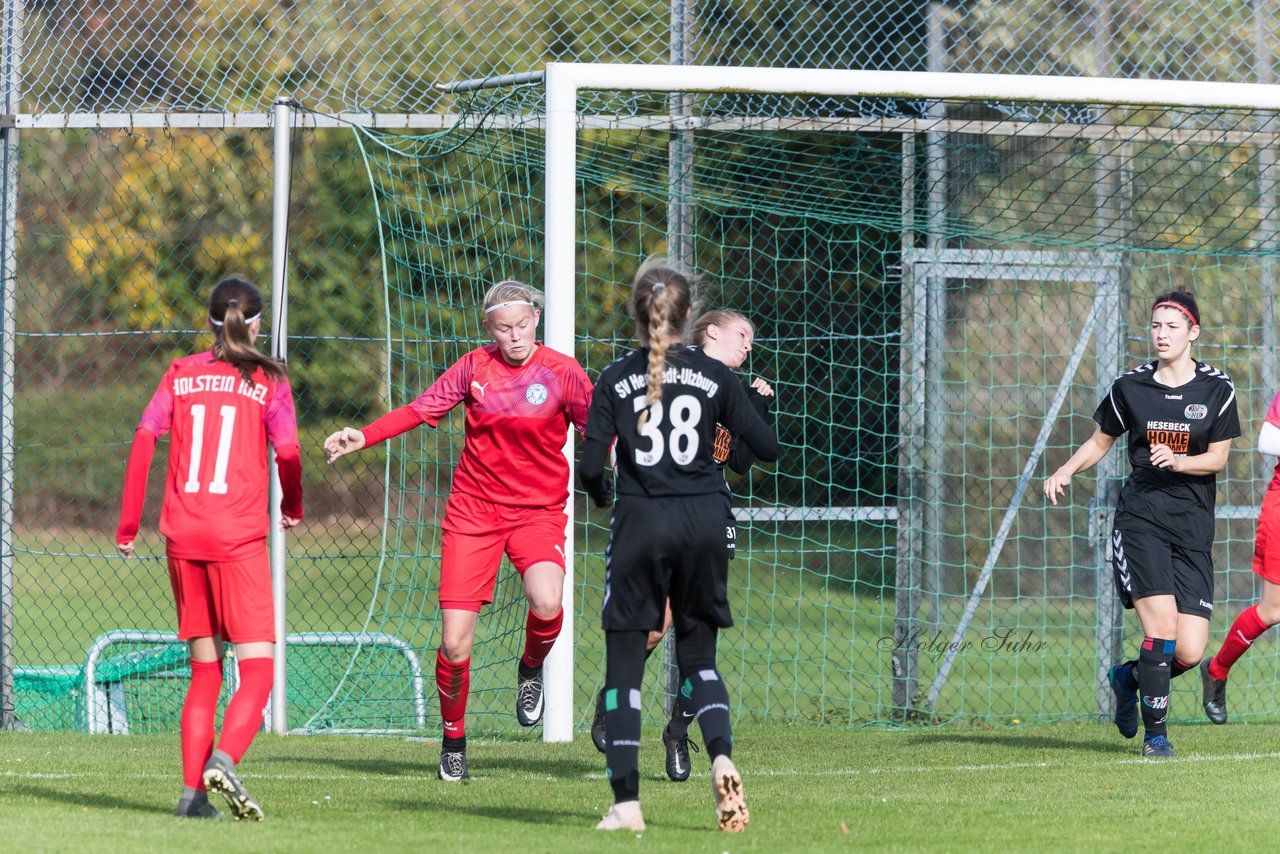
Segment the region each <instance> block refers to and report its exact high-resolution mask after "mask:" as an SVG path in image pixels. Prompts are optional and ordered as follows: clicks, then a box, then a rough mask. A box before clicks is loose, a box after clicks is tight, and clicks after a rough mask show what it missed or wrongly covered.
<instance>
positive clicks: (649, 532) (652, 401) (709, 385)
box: [578, 261, 778, 831]
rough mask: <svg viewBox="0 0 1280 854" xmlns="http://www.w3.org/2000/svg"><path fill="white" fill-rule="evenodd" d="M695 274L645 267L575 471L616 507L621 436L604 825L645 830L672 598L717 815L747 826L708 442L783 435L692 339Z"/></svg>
mask: <svg viewBox="0 0 1280 854" xmlns="http://www.w3.org/2000/svg"><path fill="white" fill-rule="evenodd" d="M692 305H693V295H692V281H691V278H690V276H688V275H687V274H685V273H683V272H681V271H679V270H676V269H674V268H673V267H671V266H669V265H666V264H664V263H663V262H661V261H650V262H648V263H646V264H645V265H643V266H642V267H641V268H640V270H639V271H638V272H637V273H636V278H635V282H634V285H633V291H632V299H631V311H632V315H633V316H634V318H635V321H636V333H637V338H639V341H640V345H641V346H640V348H639V349H638V350H634V351H632V352H631V353H628V354H627V355H625V356H623V357H622V358H621V359H619V360H618V361H616V362H614V363H613V364H611V365H609V366H608V367H607V368H605V369H604V371H603V372H602V373H601V374H600V378H599V380H598V381H597V383H596V387H595V392H594V394H593V396H592V402H591V410H590V412H589V414H588V416H587V430H586V444H585V445H584V446H583V451H582V460H581V462H580V463H579V467H578V471H579V475H580V476H581V478H582V483H583V485H584V486H585V487H586V489H587V491H588V493H590V495H591V498H592V500H593V501H594V502H595V504H596V506H598V507H604V506H608V504H609V499H610V492H611V485H610V484H609V483H608V481H607V479H606V477H605V461H606V458H607V456H608V452H609V447H610V445H611V444H613V442H614V440H615V438H616V440H617V447H616V452H617V468H616V471H617V501H616V502H615V503H614V505H613V516H612V518H611V520H610V526H609V550H608V559H607V564H606V566H607V569H606V575H605V595H604V607H603V625H604V630H605V650H606V661H607V665H606V674H605V715H606V731H607V738H606V741H607V743H606V745H605V759H606V762H607V765H608V772H609V782H610V785H611V786H612V788H613V794H614V804H613V806H612V807H611V808H610V810H609V812H608V813H607V814H606V815H605V816H604V818H603V820H601V822H600V823H599V824H598V825H597V828H598V829H600V830H643V829H644V818H643V817H642V815H641V812H640V800H639V798H640V775H639V766H638V759H639V747H640V721H641V714H640V683H641V679H642V677H643V674H644V660H645V641H646V639H647V637H648V634H649V632H651V631H654V630H656V629H659V628H661V626H662V622H663V609H664V606H665V603H666V602H667V600H668V597H669V598H670V602H671V613H672V622H673V626H674V628H675V633H676V661H677V664H678V666H679V668H680V678H681V681H682V682H687V683H688V685H689V691H690V700H691V702H692V705H693V707H694V708H695V714H696V716H697V720H698V724H699V726H700V727H701V730H702V737H703V742H704V744H705V745H706V749H707V755H708V756H709V757H710V758H711V777H712V787H713V789H714V792H715V799H716V811H717V821H718V824H719V826H720V827H721V828H722V829H724V830H731V831H737V830H742V829H744V828H745V827H746V824H747V819H748V813H747V807H746V802H745V800H744V798H743V793H742V778H741V777H740V776H739V774H738V770H737V768H736V766H735V765H734V763H733V759H732V757H731V754H732V750H733V733H732V729H731V727H730V723H729V694H728V691H727V690H726V688H725V685H724V682H723V680H722V679H721V678H720V673H719V671H718V669H717V668H716V638H717V635H718V633H719V631H720V630H721V629H723V628H727V627H728V626H730V625H732V624H733V618H732V616H731V615H730V612H729V601H728V595H727V589H728V574H729V570H728V566H729V558H728V551H727V550H726V548H725V534H724V520H725V519H726V518H727V517H728V515H729V510H730V508H729V492H728V490H726V489H725V486H724V478H723V475H722V474H721V472H720V470H719V467H718V466H717V464H716V462H715V460H714V459H713V458H712V453H711V448H712V445H713V443H714V442H715V436H716V425H717V424H722V425H724V426H725V428H726V429H728V430H729V431H730V432H732V433H733V434H734V435H735V436H737V437H739V439H740V440H741V441H742V442H744V443H746V445H747V446H749V447H750V449H751V451H752V452H753V453H754V454H755V455H756V456H757V457H758V458H760V459H761V460H765V461H768V460H773V459H776V458H777V456H778V439H777V436H776V435H775V434H774V432H773V429H772V428H770V427H769V426H768V425H767V424H766V423H765V422H764V420H763V419H762V418H761V417H760V415H759V413H758V412H757V411H756V410H755V408H754V407H753V406H752V405H751V403H750V401H749V400H748V398H747V393H746V391H745V390H744V389H743V387H742V384H741V383H740V382H738V380H737V378H736V377H735V376H734V374H733V371H732V370H731V369H730V368H729V367H727V366H726V365H724V364H723V363H722V362H719V361H717V360H715V359H713V358H711V357H710V356H708V355H706V354H705V353H703V352H702V351H701V350H698V349H694V348H690V347H687V346H685V345H684V344H683V343H682V338H683V333H684V329H685V325H686V324H687V323H688V319H689V315H690V313H691V310H692Z"/></svg>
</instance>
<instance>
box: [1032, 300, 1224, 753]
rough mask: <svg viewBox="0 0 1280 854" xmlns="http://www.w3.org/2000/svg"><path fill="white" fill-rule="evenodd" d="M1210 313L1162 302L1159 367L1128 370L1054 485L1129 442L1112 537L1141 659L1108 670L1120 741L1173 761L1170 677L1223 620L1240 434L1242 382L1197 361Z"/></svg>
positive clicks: (1154, 324) (1158, 303) (1188, 303)
mask: <svg viewBox="0 0 1280 854" xmlns="http://www.w3.org/2000/svg"><path fill="white" fill-rule="evenodd" d="M1199 337H1200V308H1199V306H1198V305H1197V304H1196V300H1195V297H1193V296H1192V295H1191V294H1190V293H1189V292H1187V291H1185V290H1176V291H1171V292H1169V293H1166V294H1161V295H1160V296H1159V297H1157V298H1156V300H1155V302H1154V304H1153V305H1152V307H1151V344H1152V346H1153V347H1154V348H1155V351H1156V360H1155V361H1154V362H1148V363H1146V364H1142V365H1138V366H1137V367H1136V368H1134V369H1132V370H1130V371H1128V372H1126V373H1124V374H1121V375H1120V376H1119V377H1117V378H1116V379H1115V381H1114V382H1113V383H1112V384H1111V389H1110V391H1109V392H1108V393H1107V396H1106V397H1105V398H1104V399H1103V400H1102V402H1101V403H1100V404H1099V405H1098V408H1097V410H1096V411H1095V412H1094V413H1093V420H1094V421H1096V422H1097V424H1098V427H1097V429H1096V430H1095V431H1094V433H1093V435H1092V436H1090V437H1089V438H1088V439H1087V440H1085V442H1084V444H1083V445H1081V446H1080V448H1079V450H1077V451H1076V452H1075V453H1074V454H1072V456H1071V459H1069V460H1067V461H1066V463H1064V464H1063V465H1062V467H1061V468H1059V469H1058V470H1057V471H1056V472H1054V473H1053V474H1052V475H1051V476H1050V477H1049V479H1048V480H1046V481H1045V484H1044V494H1045V497H1047V498H1048V499H1049V501H1050V502H1051V503H1053V504H1057V503H1058V498H1059V496H1061V495H1062V494H1063V489H1064V488H1065V487H1066V486H1067V485H1068V484H1070V482H1071V477H1072V475H1075V474H1076V473H1078V472H1081V471H1084V470H1085V469H1087V468H1089V467H1090V466H1092V465H1094V464H1095V463H1097V462H1098V461H1099V460H1101V459H1102V458H1103V457H1104V456H1105V455H1106V453H1107V451H1109V450H1110V449H1111V446H1112V444H1113V443H1114V442H1115V440H1116V439H1118V438H1119V437H1121V436H1123V435H1125V434H1126V433H1128V434H1129V442H1128V452H1129V465H1130V466H1131V471H1130V474H1129V478H1128V480H1126V481H1125V484H1124V487H1123V488H1122V489H1121V491H1120V499H1119V501H1118V502H1117V505H1116V515H1115V522H1114V530H1113V531H1112V534H1111V560H1112V567H1113V569H1114V571H1115V582H1116V590H1117V592H1118V593H1119V594H1120V598H1121V601H1122V602H1123V603H1124V606H1125V607H1126V608H1132V609H1134V610H1135V611H1136V612H1137V614H1138V619H1139V620H1140V621H1141V622H1142V631H1143V634H1144V636H1145V637H1144V638H1143V641H1142V648H1141V649H1140V650H1139V652H1138V657H1137V659H1135V660H1131V661H1126V662H1123V663H1121V664H1117V665H1115V666H1114V667H1112V668H1111V669H1110V671H1109V672H1108V681H1109V682H1110V684H1111V689H1112V691H1114V692H1115V697H1116V711H1115V723H1116V728H1117V729H1119V730H1120V734H1121V735H1123V736H1124V737H1125V738H1133V737H1134V736H1135V735H1137V734H1138V717H1139V707H1141V718H1142V725H1143V729H1144V730H1145V736H1144V738H1143V744H1142V755H1144V756H1150V757H1171V756H1173V746H1172V745H1171V744H1170V743H1169V738H1168V730H1167V728H1166V724H1165V718H1166V716H1167V715H1168V709H1169V679H1170V678H1171V677H1174V676H1179V675H1181V674H1183V673H1185V672H1187V671H1188V670H1191V669H1194V668H1195V667H1196V665H1198V664H1199V663H1200V658H1201V656H1203V655H1204V648H1205V644H1206V643H1208V640H1209V617H1210V616H1211V615H1212V614H1213V559H1212V556H1211V555H1210V549H1211V547H1212V546H1213V528H1214V501H1215V497H1216V496H1215V493H1216V488H1217V473H1218V472H1220V471H1222V470H1223V468H1225V467H1226V464H1227V452H1228V451H1229V450H1230V449H1231V440H1232V439H1234V438H1235V437H1236V436H1239V435H1240V418H1239V416H1238V415H1237V413H1236V395H1235V386H1234V385H1233V384H1232V382H1231V379H1230V378H1229V377H1228V376H1227V375H1226V374H1224V373H1222V372H1221V371H1219V370H1217V369H1216V368H1213V367H1210V366H1209V365H1206V364H1204V363H1203V362H1197V361H1196V360H1195V359H1193V358H1191V344H1192V342H1194V341H1195V340H1196V339H1197V338H1199Z"/></svg>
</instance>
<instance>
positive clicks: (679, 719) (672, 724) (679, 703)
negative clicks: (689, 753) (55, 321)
mask: <svg viewBox="0 0 1280 854" xmlns="http://www.w3.org/2000/svg"><path fill="white" fill-rule="evenodd" d="M694 716H695V711H694V706H693V684H692V683H691V682H690V681H689V680H688V679H686V680H684V681H683V682H681V683H680V690H679V691H677V692H676V699H675V701H674V702H673V703H672V704H671V720H670V721H668V722H667V731H668V732H670V733H671V736H672V737H673V738H684V737H685V736H686V735H688V733H689V724H691V723H693V719H694Z"/></svg>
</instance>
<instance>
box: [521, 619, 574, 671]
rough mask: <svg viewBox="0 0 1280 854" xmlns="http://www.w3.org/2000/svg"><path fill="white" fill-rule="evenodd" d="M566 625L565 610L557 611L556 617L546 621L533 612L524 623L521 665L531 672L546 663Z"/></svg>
mask: <svg viewBox="0 0 1280 854" xmlns="http://www.w3.org/2000/svg"><path fill="white" fill-rule="evenodd" d="M563 625H564V608H561V609H560V610H559V611H556V615H555V616H554V617H552V618H551V619H549V620H544V619H542V618H541V617H539V616H538V615H537V614H535V613H533V611H530V612H529V616H528V618H526V619H525V621H524V655H522V656H521V657H520V663H521V664H523V665H524V666H525V667H527V668H529V669H530V670H536V669H538V668H539V667H541V666H542V662H544V661H546V658H547V653H549V652H551V647H552V645H554V644H555V642H556V638H558V637H560V627H561V626H563Z"/></svg>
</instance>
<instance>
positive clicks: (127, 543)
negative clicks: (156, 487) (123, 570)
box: [116, 427, 156, 557]
mask: <svg viewBox="0 0 1280 854" xmlns="http://www.w3.org/2000/svg"><path fill="white" fill-rule="evenodd" d="M155 451H156V435H155V434H154V433H152V432H151V431H150V430H147V429H146V428H144V427H139V428H138V429H137V431H136V432H134V434H133V446H132V447H131V448H130V449H129V462H128V463H126V464H125V471H124V491H123V495H122V496H121V498H120V524H119V525H118V526H117V527H116V549H118V550H119V552H120V554H122V555H124V556H125V557H129V556H130V555H132V554H133V541H134V538H135V537H137V536H138V525H139V524H140V523H141V521H142V502H143V499H145V498H146V495H147V472H148V471H149V470H150V468H151V458H152V457H153V456H154V455H155Z"/></svg>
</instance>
